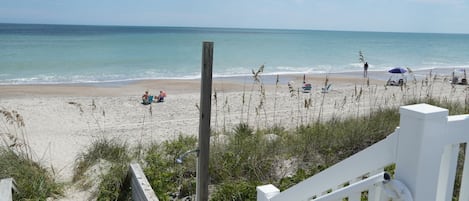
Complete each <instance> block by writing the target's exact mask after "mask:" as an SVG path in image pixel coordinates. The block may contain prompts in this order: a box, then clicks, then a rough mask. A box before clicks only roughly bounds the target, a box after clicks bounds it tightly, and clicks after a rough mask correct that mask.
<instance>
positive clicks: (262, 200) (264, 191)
mask: <svg viewBox="0 0 469 201" xmlns="http://www.w3.org/2000/svg"><path fill="white" fill-rule="evenodd" d="M256 190H257V201H269V200H270V198H272V197H274V196H275V195H277V194H279V193H280V190H279V189H278V188H277V187H275V186H274V185H272V184H267V185H263V186H258V187H256Z"/></svg>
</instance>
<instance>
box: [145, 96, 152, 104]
mask: <svg viewBox="0 0 469 201" xmlns="http://www.w3.org/2000/svg"><path fill="white" fill-rule="evenodd" d="M151 103H153V96H148V100H142V104H144V105H149V104H151Z"/></svg>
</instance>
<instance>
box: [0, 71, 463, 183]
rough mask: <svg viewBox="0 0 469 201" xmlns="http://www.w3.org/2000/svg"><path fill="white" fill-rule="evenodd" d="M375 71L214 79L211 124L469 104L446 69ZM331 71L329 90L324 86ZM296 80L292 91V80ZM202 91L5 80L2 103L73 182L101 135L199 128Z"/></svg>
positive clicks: (140, 136)
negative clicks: (397, 81)
mask: <svg viewBox="0 0 469 201" xmlns="http://www.w3.org/2000/svg"><path fill="white" fill-rule="evenodd" d="M374 73H376V76H377V78H378V79H370V80H368V79H364V78H362V77H361V76H360V75H361V74H360V73H355V74H352V75H345V74H330V75H325V74H317V75H307V76H306V81H307V82H308V83H311V84H312V86H313V88H312V91H311V93H302V92H301V86H302V78H303V76H302V75H284V76H280V80H279V82H278V84H276V81H275V80H276V79H275V78H270V81H269V82H268V83H267V82H266V83H263V84H259V83H254V82H253V81H252V79H250V78H248V79H244V80H242V79H241V78H240V79H237V80H236V79H234V80H232V79H215V80H214V82H213V91H212V92H213V93H212V94H213V95H212V114H211V115H212V130H213V131H215V132H216V131H222V130H223V129H226V130H229V129H231V128H233V126H234V125H236V124H238V123H240V122H249V124H250V125H251V126H253V127H259V128H263V127H269V126H272V125H274V124H275V125H280V126H282V127H285V128H295V127H296V126H298V125H300V124H306V123H308V122H312V121H316V120H327V119H329V118H331V117H347V116H352V115H363V114H367V113H369V112H370V111H372V110H375V109H378V108H386V107H392V106H398V105H402V104H404V103H405V102H406V101H408V100H411V99H412V98H424V97H427V96H431V97H435V98H443V99H445V100H450V101H459V102H462V103H464V100H465V99H466V98H467V95H468V92H467V86H463V85H451V84H450V83H449V78H448V77H444V76H437V77H432V78H431V79H427V80H426V81H425V73H421V76H420V77H419V76H417V77H418V79H417V80H416V81H412V80H409V81H408V82H407V84H406V86H403V87H397V86H385V83H386V81H385V80H383V79H379V78H380V77H379V76H380V75H382V74H383V72H371V73H370V75H371V77H373V76H374ZM448 75H449V74H448ZM326 77H327V82H328V83H330V84H332V85H331V89H330V91H329V92H328V93H321V88H322V87H324V84H325V82H326ZM382 77H385V76H382ZM272 80H274V81H272ZM290 81H293V85H292V86H293V90H295V91H293V92H291V91H290V88H289V86H288V85H287V83H288V82H290ZM261 86H262V87H261ZM161 89H164V90H166V92H167V94H168V96H167V98H166V100H165V102H163V103H153V104H151V105H142V104H141V96H142V94H143V92H144V91H145V90H149V91H150V93H151V94H153V95H157V94H158V92H159V90H161ZM199 90H200V81H199V80H146V81H138V82H129V83H111V84H86V85H81V84H73V85H3V86H0V108H1V109H3V110H9V111H11V110H15V111H17V112H18V113H19V114H20V115H22V116H23V119H24V122H25V124H26V134H27V135H26V136H27V139H26V141H27V144H29V145H30V146H31V148H32V150H33V152H34V154H35V158H36V159H37V160H38V161H39V162H40V163H41V164H43V165H44V166H45V167H48V168H53V169H54V172H55V174H56V177H57V179H58V181H63V182H69V181H71V178H72V175H73V172H72V171H73V165H74V162H75V158H76V156H77V154H78V153H80V152H82V151H83V150H84V149H85V148H86V147H87V146H88V145H89V144H90V143H91V142H93V141H94V140H96V139H98V138H101V137H106V138H119V139H122V140H124V141H126V142H128V143H130V144H135V143H141V142H143V143H147V142H151V141H156V142H162V141H164V140H167V139H172V138H175V137H177V136H178V135H197V133H198V125H199V113H198V105H200V101H199V100H200V91H199ZM297 90H300V91H297ZM243 97H244V103H243Z"/></svg>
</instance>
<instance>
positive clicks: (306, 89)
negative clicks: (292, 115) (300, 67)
mask: <svg viewBox="0 0 469 201" xmlns="http://www.w3.org/2000/svg"><path fill="white" fill-rule="evenodd" d="M302 88H303V93H311V89H312V88H313V87H312V86H311V84H304V85H303V87H302Z"/></svg>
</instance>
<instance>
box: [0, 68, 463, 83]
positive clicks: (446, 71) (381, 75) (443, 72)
mask: <svg viewBox="0 0 469 201" xmlns="http://www.w3.org/2000/svg"><path fill="white" fill-rule="evenodd" d="M454 69H465V68H434V69H420V70H414V71H413V74H414V75H415V76H416V78H417V79H419V78H420V79H422V78H424V77H425V76H426V75H428V74H429V73H430V72H432V73H434V74H437V75H439V76H451V74H452V72H453V71H454ZM466 70H467V71H468V72H469V69H466ZM461 72H462V71H461ZM303 75H306V76H307V78H308V77H314V78H320V77H324V78H325V77H326V76H328V77H331V76H334V77H343V78H363V71H361V70H357V71H346V72H332V73H284V74H278V76H279V77H280V78H281V80H280V82H279V83H281V84H285V83H287V82H288V81H290V80H292V79H295V78H297V77H300V76H303ZM391 75H392V74H391V73H388V72H387V71H383V70H372V69H371V70H368V78H370V79H373V80H380V81H386V80H388V79H389V77H390V76H391ZM406 75H409V73H406ZM261 76H262V79H263V83H264V84H275V83H276V77H277V74H267V75H265V74H261ZM198 80H200V78H162V79H158V78H155V79H136V80H122V81H119V80H116V81H102V82H98V81H97V82H71V83H18V84H13V83H12V84H7V83H0V87H3V86H87V87H93V86H94V87H120V86H125V85H132V84H135V83H139V82H145V81H169V82H194V81H198ZM213 80H214V81H229V82H235V83H239V84H243V83H246V82H247V83H250V82H252V78H251V75H234V76H220V77H217V76H214V77H213Z"/></svg>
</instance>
